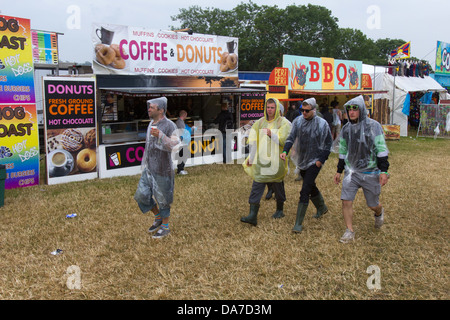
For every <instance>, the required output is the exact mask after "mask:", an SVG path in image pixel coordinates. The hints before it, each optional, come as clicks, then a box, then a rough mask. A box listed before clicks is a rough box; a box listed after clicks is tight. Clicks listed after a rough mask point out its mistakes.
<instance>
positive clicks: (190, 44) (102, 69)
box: [91, 23, 239, 77]
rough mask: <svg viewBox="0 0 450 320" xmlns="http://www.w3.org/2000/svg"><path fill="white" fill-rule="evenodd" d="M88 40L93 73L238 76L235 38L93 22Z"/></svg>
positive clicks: (236, 39)
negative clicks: (90, 47) (90, 42)
mask: <svg viewBox="0 0 450 320" xmlns="http://www.w3.org/2000/svg"><path fill="white" fill-rule="evenodd" d="M91 40H92V45H93V47H92V54H93V70H94V73H96V74H146V75H165V76H167V75H170V76H194V77H205V76H207V77H230V76H238V65H239V61H238V60H239V57H238V48H239V40H238V38H233V37H224V36H216V35H205V34H198V33H194V34H192V35H190V34H188V33H185V32H174V31H161V30H158V29H147V28H142V27H130V26H122V25H114V24H97V23H94V24H93V26H92V32H91Z"/></svg>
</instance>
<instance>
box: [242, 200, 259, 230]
mask: <svg viewBox="0 0 450 320" xmlns="http://www.w3.org/2000/svg"><path fill="white" fill-rule="evenodd" d="M258 211H259V204H257V203H251V204H250V213H249V215H248V216H246V217H242V218H241V221H242V222H245V223H250V224H251V225H254V226H256V224H257V218H256V217H257V216H258Z"/></svg>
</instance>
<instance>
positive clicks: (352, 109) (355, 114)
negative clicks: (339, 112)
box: [347, 106, 359, 121]
mask: <svg viewBox="0 0 450 320" xmlns="http://www.w3.org/2000/svg"><path fill="white" fill-rule="evenodd" d="M347 111H348V117H349V118H350V121H357V120H358V119H359V107H358V106H347Z"/></svg>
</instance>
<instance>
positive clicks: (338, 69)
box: [283, 55, 362, 90]
mask: <svg viewBox="0 0 450 320" xmlns="http://www.w3.org/2000/svg"><path fill="white" fill-rule="evenodd" d="M283 67H285V68H288V69H289V84H288V85H289V89H290V90H329V89H334V90H348V89H361V73H362V61H352V60H337V59H333V58H312V57H302V56H292V55H284V56H283Z"/></svg>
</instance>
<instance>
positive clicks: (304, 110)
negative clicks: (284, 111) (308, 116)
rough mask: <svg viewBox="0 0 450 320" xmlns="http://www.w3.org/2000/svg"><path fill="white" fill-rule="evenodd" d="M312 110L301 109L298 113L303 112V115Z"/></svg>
mask: <svg viewBox="0 0 450 320" xmlns="http://www.w3.org/2000/svg"><path fill="white" fill-rule="evenodd" d="M312 110H313V109H303V108H301V109H299V111H300V112H305V113H308V112H310V111H312Z"/></svg>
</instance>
